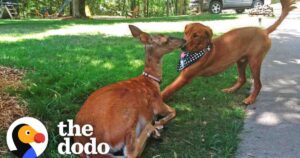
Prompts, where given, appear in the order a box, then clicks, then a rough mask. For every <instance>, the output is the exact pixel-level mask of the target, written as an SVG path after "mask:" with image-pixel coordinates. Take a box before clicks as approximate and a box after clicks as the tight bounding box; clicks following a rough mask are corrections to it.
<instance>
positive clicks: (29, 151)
mask: <svg viewBox="0 0 300 158" xmlns="http://www.w3.org/2000/svg"><path fill="white" fill-rule="evenodd" d="M6 142H7V146H8V148H9V150H10V151H11V152H12V153H14V154H15V155H16V156H18V157H19V158H36V157H38V156H40V155H41V154H42V153H43V152H44V151H45V149H46V147H47V144H48V133H47V130H46V128H45V126H44V125H43V124H42V123H41V122H40V121H39V120H37V119H35V118H31V117H23V118H20V119H18V120H16V121H15V122H13V123H12V124H11V126H10V127H9V129H8V131H7V135H6Z"/></svg>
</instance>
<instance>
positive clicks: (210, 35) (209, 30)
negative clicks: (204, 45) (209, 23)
mask: <svg viewBox="0 0 300 158" xmlns="http://www.w3.org/2000/svg"><path fill="white" fill-rule="evenodd" d="M205 34H206V36H207V38H209V39H210V40H211V38H212V36H213V31H212V29H211V28H209V27H207V29H206V30H205Z"/></svg>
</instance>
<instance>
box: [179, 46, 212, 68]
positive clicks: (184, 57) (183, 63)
mask: <svg viewBox="0 0 300 158" xmlns="http://www.w3.org/2000/svg"><path fill="white" fill-rule="evenodd" d="M210 50H211V45H210V44H209V45H207V47H206V48H204V49H203V50H201V51H199V52H196V53H187V52H182V53H181V56H180V60H179V63H178V65H177V71H182V70H183V69H185V68H187V67H189V66H190V65H192V64H194V63H195V62H196V61H198V60H199V59H201V58H202V57H203V56H204V55H205V54H206V53H207V52H209V51H210Z"/></svg>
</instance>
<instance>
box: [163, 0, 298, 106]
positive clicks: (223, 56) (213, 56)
mask: <svg viewBox="0 0 300 158" xmlns="http://www.w3.org/2000/svg"><path fill="white" fill-rule="evenodd" d="M294 3H295V0H281V4H282V13H281V15H280V17H279V19H278V20H277V21H276V22H275V23H274V24H273V25H272V26H270V27H269V28H267V29H265V30H264V29H261V28H258V27H245V28H238V29H234V30H232V31H229V32H227V33H225V34H223V35H222V36H220V37H218V38H216V39H213V40H211V38H212V35H213V33H212V30H211V29H210V28H209V27H207V26H204V25H202V24H200V23H192V24H188V25H187V26H186V27H185V31H184V33H185V35H184V39H185V40H186V41H187V42H186V46H185V50H184V51H186V52H199V51H200V50H204V49H205V48H207V46H208V45H211V47H212V49H211V50H210V51H209V52H207V53H206V54H205V55H204V56H203V57H202V58H201V59H200V60H198V61H197V62H196V63H194V64H192V65H191V66H189V67H187V68H185V69H184V70H183V71H181V73H180V75H179V77H177V79H176V80H175V81H174V82H173V83H172V84H171V85H169V86H168V87H167V88H166V89H165V90H164V91H163V92H162V97H163V98H164V99H166V98H168V97H169V96H170V95H172V94H173V93H174V92H175V91H176V90H178V89H180V88H181V87H183V86H184V85H186V84H187V83H189V82H190V81H191V80H192V79H193V78H194V77H196V76H212V75H215V74H218V73H220V72H223V71H224V70H226V69H227V68H228V67H229V66H230V65H232V64H234V63H237V68H238V74H239V78H238V81H237V82H236V83H235V84H234V85H233V86H232V87H230V88H226V89H224V90H223V91H224V92H227V93H231V92H234V91H236V90H238V89H239V88H240V87H241V86H242V85H243V84H244V83H245V82H246V74H245V70H246V67H247V65H248V64H249V66H250V69H251V73H252V77H253V79H254V90H253V92H252V93H251V94H250V96H248V97H247V98H246V99H245V100H244V101H243V102H244V103H245V104H252V103H253V102H254V101H255V99H256V97H257V95H258V94H259V92H260V89H261V81H260V69H261V64H262V61H263V59H264V57H265V55H266V54H267V52H268V50H269V49H270V47H271V40H270V38H269V34H270V33H271V32H273V31H274V30H275V29H276V28H277V27H278V26H279V25H280V24H281V22H282V21H283V20H284V19H285V17H286V16H287V15H288V13H289V12H290V11H291V10H293V9H295V8H296V7H295V6H293V5H294Z"/></svg>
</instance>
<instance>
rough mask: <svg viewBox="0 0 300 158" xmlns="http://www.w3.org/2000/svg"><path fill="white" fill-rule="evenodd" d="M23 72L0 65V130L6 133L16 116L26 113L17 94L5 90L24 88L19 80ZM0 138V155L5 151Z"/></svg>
mask: <svg viewBox="0 0 300 158" xmlns="http://www.w3.org/2000/svg"><path fill="white" fill-rule="evenodd" d="M24 74H25V72H24V71H21V70H17V69H13V68H8V67H3V66H0V132H1V134H2V133H6V130H7V129H8V127H9V125H10V124H11V123H12V122H13V121H14V120H15V119H17V118H19V117H22V116H24V115H26V114H27V108H26V103H25V102H24V101H23V100H22V99H21V98H20V97H18V96H13V95H10V94H9V93H8V92H7V91H8V90H9V89H11V90H17V89H22V88H25V86H23V85H22V83H21V80H22V78H23V76H24ZM1 138H2V140H0V157H2V156H3V155H4V154H5V153H6V152H7V148H6V143H5V136H1Z"/></svg>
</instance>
